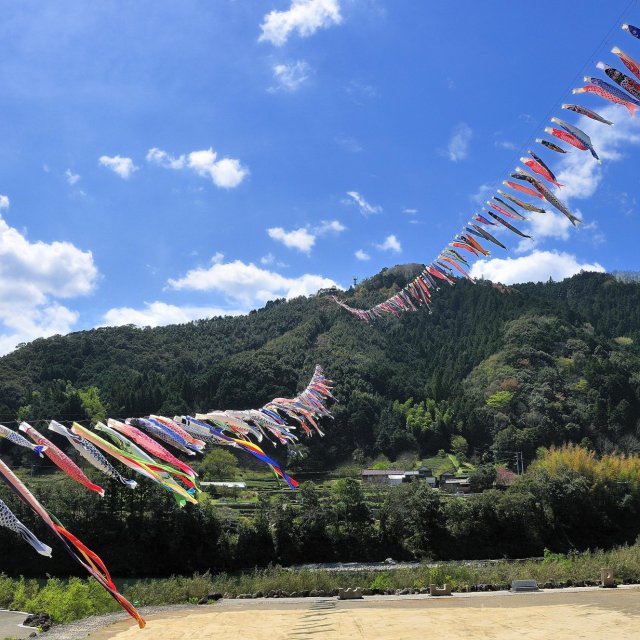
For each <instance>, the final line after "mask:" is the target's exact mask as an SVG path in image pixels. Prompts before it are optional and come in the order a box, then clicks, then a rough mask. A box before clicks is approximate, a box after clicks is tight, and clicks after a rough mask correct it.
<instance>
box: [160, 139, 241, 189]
mask: <svg viewBox="0 0 640 640" xmlns="http://www.w3.org/2000/svg"><path fill="white" fill-rule="evenodd" d="M217 158H218V154H217V153H216V152H215V151H214V150H213V149H212V148H211V147H209V148H208V149H202V150H200V151H192V152H191V153H189V154H186V155H185V154H182V155H180V156H178V157H175V156H172V155H171V154H170V153H167V152H166V151H163V150H162V149H158V148H157V147H154V148H153V149H149V151H148V153H147V162H150V163H151V164H156V165H158V166H160V167H163V168H165V169H174V170H179V169H191V170H192V171H195V173H197V174H198V175H199V176H202V177H206V178H211V181H212V182H213V184H215V185H216V187H221V188H223V189H233V188H234V187H237V186H238V185H239V184H240V183H241V182H242V181H243V180H244V179H245V178H246V177H247V176H248V175H249V169H247V167H244V166H243V165H242V164H241V163H240V160H236V159H234V158H222V159H221V160H218V159H217Z"/></svg>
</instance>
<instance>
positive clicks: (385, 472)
mask: <svg viewBox="0 0 640 640" xmlns="http://www.w3.org/2000/svg"><path fill="white" fill-rule="evenodd" d="M398 474H404V470H403V469H365V470H364V471H363V472H362V475H363V476H394V475H398Z"/></svg>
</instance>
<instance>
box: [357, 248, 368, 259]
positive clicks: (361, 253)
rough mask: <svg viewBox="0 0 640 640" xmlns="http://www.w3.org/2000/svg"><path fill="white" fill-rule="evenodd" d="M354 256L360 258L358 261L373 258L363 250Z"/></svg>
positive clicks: (359, 250)
mask: <svg viewBox="0 0 640 640" xmlns="http://www.w3.org/2000/svg"><path fill="white" fill-rule="evenodd" d="M353 255H354V256H355V257H356V258H358V260H370V259H371V256H370V255H369V254H368V253H367V252H366V251H363V250H362V249H358V250H357V251H356V252H355V253H354V254H353Z"/></svg>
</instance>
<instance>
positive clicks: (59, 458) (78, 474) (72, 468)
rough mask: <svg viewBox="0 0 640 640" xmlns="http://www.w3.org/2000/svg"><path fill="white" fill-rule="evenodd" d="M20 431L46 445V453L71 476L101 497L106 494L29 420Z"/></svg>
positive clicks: (41, 444) (22, 424)
mask: <svg viewBox="0 0 640 640" xmlns="http://www.w3.org/2000/svg"><path fill="white" fill-rule="evenodd" d="M18 428H19V429H20V431H23V432H24V433H26V434H27V435H28V436H29V437H30V438H31V439H32V440H33V441H34V442H35V443H36V444H38V445H40V446H42V447H44V453H45V455H46V456H47V458H49V460H51V462H53V464H55V465H56V467H58V468H59V469H61V470H62V471H64V472H65V473H66V474H67V475H68V476H69V477H70V478H73V479H74V480H75V481H76V482H79V483H80V484H82V485H84V486H85V487H86V488H87V489H89V490H90V491H95V492H96V493H97V494H99V495H100V496H101V497H102V496H104V489H103V488H102V487H100V486H99V485H97V484H94V483H93V482H91V480H90V479H89V478H87V476H86V475H85V473H84V471H82V469H81V468H80V467H79V466H78V465H77V464H76V463H75V462H74V461H73V460H72V459H71V458H70V457H69V456H68V455H67V454H66V453H65V452H64V451H62V450H61V449H59V448H58V447H56V445H55V444H53V442H51V441H49V440H47V438H45V437H44V436H43V435H42V434H41V433H40V432H39V431H36V429H34V428H33V427H32V426H31V425H30V424H28V423H27V422H21V423H20V426H19V427H18Z"/></svg>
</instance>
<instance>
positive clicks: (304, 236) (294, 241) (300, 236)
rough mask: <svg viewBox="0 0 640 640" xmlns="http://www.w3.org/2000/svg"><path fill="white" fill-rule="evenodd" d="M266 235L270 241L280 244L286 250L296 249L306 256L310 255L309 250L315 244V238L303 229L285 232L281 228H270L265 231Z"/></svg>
mask: <svg viewBox="0 0 640 640" xmlns="http://www.w3.org/2000/svg"><path fill="white" fill-rule="evenodd" d="M267 233H268V234H269V237H270V238H271V239H272V240H276V241H277V242H282V244H283V245H284V246H285V247H287V248H288V249H297V250H298V251H301V252H302V253H306V254H307V255H308V254H309V253H311V249H312V248H313V245H314V244H315V243H316V237H315V236H314V235H313V234H312V233H309V230H308V229H305V228H304V227H301V228H300V229H292V230H291V231H285V230H284V229H283V228H282V227H271V228H270V229H267Z"/></svg>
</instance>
